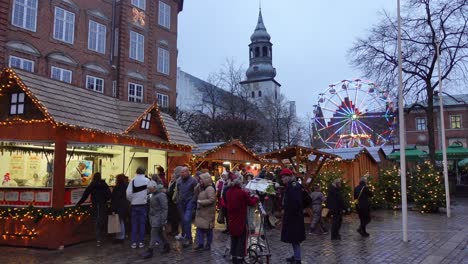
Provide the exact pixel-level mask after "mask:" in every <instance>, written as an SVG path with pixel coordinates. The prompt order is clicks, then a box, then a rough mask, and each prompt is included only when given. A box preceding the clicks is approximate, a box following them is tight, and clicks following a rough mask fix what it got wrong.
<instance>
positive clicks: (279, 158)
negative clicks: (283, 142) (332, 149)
mask: <svg viewBox="0 0 468 264" xmlns="http://www.w3.org/2000/svg"><path fill="white" fill-rule="evenodd" d="M310 155H313V156H314V159H313V160H310V159H309V156H310ZM260 157H262V158H263V159H265V160H267V161H268V163H269V164H276V165H279V166H281V167H285V166H288V165H290V166H292V167H293V169H294V170H295V172H296V174H297V175H298V176H299V175H300V174H299V172H300V168H301V166H303V167H304V168H305V170H304V175H305V176H306V178H307V179H305V181H306V182H312V181H308V178H309V177H310V178H313V177H316V176H317V175H318V173H319V172H320V170H321V169H322V166H323V165H324V164H325V162H327V161H328V160H333V159H335V158H337V156H336V155H335V154H331V153H327V152H324V151H320V150H317V149H314V148H309V147H303V146H289V147H285V148H282V149H279V150H275V151H273V152H269V153H265V154H262V155H261V156H260ZM308 187H310V186H308Z"/></svg>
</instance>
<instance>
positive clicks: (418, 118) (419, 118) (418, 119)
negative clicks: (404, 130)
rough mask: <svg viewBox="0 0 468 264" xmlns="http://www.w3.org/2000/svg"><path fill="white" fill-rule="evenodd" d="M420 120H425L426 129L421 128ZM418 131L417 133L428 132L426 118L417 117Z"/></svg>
mask: <svg viewBox="0 0 468 264" xmlns="http://www.w3.org/2000/svg"><path fill="white" fill-rule="evenodd" d="M420 120H424V128H423V129H421V128H420V125H421V124H422V123H420V122H419V121H420ZM416 130H417V131H426V130H427V122H426V118H424V117H416Z"/></svg>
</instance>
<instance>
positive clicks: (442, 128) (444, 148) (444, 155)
mask: <svg viewBox="0 0 468 264" xmlns="http://www.w3.org/2000/svg"><path fill="white" fill-rule="evenodd" d="M436 46H437V68H438V71H439V107H440V111H439V112H440V133H441V140H440V141H441V143H442V144H441V147H442V166H443V169H444V182H445V203H446V207H447V217H450V215H451V213H450V189H449V181H448V168H447V146H446V144H445V118H444V103H443V101H442V76H441V73H440V43H439V42H437V43H436Z"/></svg>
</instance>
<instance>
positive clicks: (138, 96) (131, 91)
mask: <svg viewBox="0 0 468 264" xmlns="http://www.w3.org/2000/svg"><path fill="white" fill-rule="evenodd" d="M128 101H129V102H137V103H141V102H143V85H140V84H136V83H130V82H129V83H128Z"/></svg>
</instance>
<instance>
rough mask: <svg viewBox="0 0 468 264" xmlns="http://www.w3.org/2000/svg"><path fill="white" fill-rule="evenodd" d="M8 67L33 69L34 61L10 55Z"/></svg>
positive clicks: (30, 70) (29, 70)
mask: <svg viewBox="0 0 468 264" xmlns="http://www.w3.org/2000/svg"><path fill="white" fill-rule="evenodd" d="M8 67H12V68H17V69H21V70H25V71H28V72H33V71H34V61H32V60H27V59H23V58H20V57H16V56H10V58H9V61H8Z"/></svg>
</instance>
